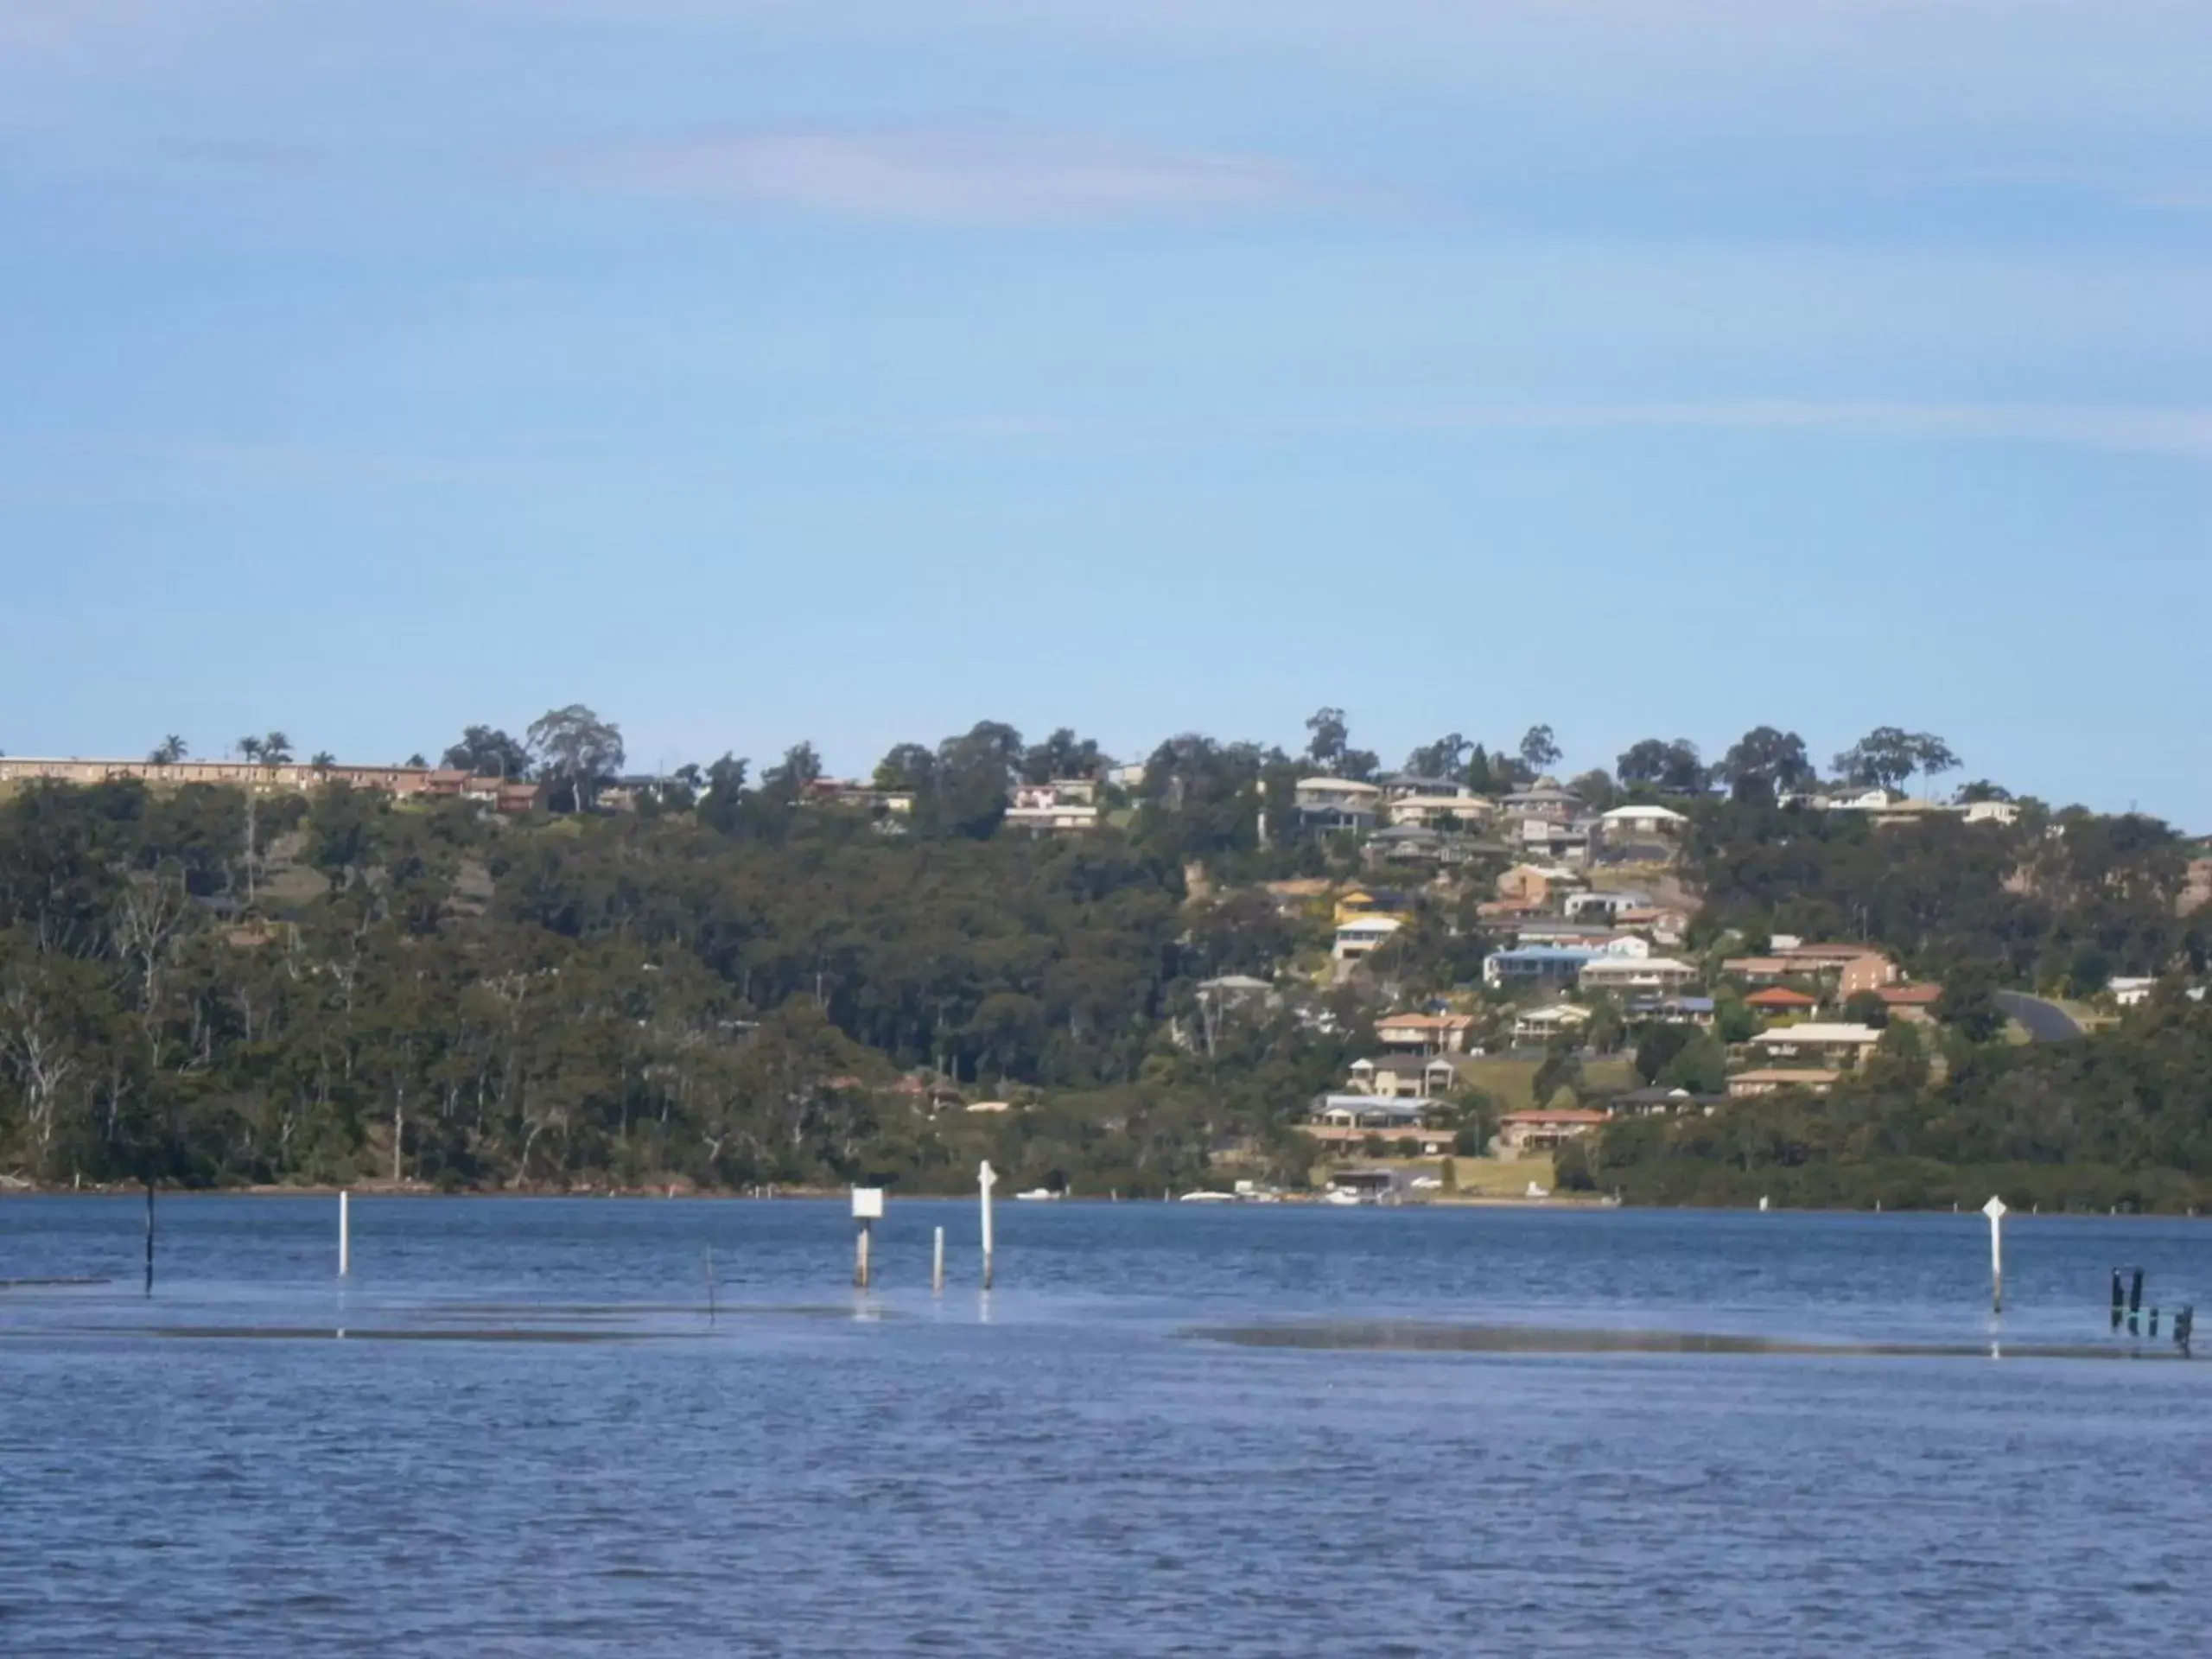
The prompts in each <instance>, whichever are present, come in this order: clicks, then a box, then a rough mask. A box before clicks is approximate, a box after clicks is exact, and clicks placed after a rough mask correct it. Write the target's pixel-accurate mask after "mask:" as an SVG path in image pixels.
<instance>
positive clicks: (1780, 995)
mask: <svg viewBox="0 0 2212 1659" xmlns="http://www.w3.org/2000/svg"><path fill="white" fill-rule="evenodd" d="M1744 1002H1745V1006H1746V1007H1754V1008H1817V1007H1820V1006H1821V999H1820V998H1819V997H1817V996H1808V995H1805V993H1804V992H1802V991H1793V990H1791V989H1790V988H1789V987H1788V986H1787V985H1770V986H1768V987H1767V988H1766V989H1764V990H1763V991H1753V992H1752V993H1751V995H1749V996H1747V997H1745V999H1744Z"/></svg>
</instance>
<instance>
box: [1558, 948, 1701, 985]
mask: <svg viewBox="0 0 2212 1659" xmlns="http://www.w3.org/2000/svg"><path fill="white" fill-rule="evenodd" d="M1638 943H1641V941H1638ZM1696 978H1697V969H1695V968H1694V967H1693V966H1692V965H1691V964H1690V963H1687V962H1681V961H1678V960H1677V959H1675V957H1650V956H1615V955H1611V954H1607V955H1605V956H1600V957H1593V958H1592V960H1590V961H1589V962H1586V963H1584V964H1583V967H1582V974H1581V977H1580V979H1579V980H1578V981H1577V984H1578V985H1579V987H1580V988H1581V989H1582V990H1584V991H1586V992H1595V991H1609V992H1614V993H1618V992H1623V991H1657V992H1662V993H1664V992H1669V991H1679V990H1681V988H1683V987H1684V986H1685V985H1688V984H1691V983H1693V982H1695V980H1696Z"/></svg>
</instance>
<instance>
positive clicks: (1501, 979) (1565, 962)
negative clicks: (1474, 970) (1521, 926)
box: [1483, 944, 1604, 990]
mask: <svg viewBox="0 0 2212 1659" xmlns="http://www.w3.org/2000/svg"><path fill="white" fill-rule="evenodd" d="M1603 954H1604V953H1603V952H1601V951H1597V950H1574V949H1571V948H1569V947H1567V946H1564V945H1554V944H1522V945H1516V946H1515V947H1514V948H1513V949H1512V950H1493V951H1491V953H1490V955H1489V956H1487V957H1484V958H1483V983H1484V984H1485V985H1502V986H1504V987H1505V988H1507V989H1509V990H1510V989H1513V988H1517V987H1521V986H1547V987H1558V986H1566V985H1573V984H1574V983H1575V982H1577V981H1578V980H1580V978H1581V977H1582V969H1583V966H1584V964H1585V963H1591V962H1594V961H1596V960H1597V959H1598V957H1599V956H1601V955H1603Z"/></svg>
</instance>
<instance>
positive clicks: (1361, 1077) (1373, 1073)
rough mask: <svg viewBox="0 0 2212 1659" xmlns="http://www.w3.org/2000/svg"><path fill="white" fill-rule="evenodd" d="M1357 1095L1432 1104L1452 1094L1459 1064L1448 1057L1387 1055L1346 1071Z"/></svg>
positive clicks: (1361, 1062)
mask: <svg viewBox="0 0 2212 1659" xmlns="http://www.w3.org/2000/svg"><path fill="white" fill-rule="evenodd" d="M1347 1070H1348V1071H1349V1072H1350V1074H1351V1087H1352V1090H1353V1091H1354V1092H1355V1093H1357V1094H1363V1095H1377V1096H1381V1097H1382V1098H1383V1099H1384V1100H1408V1099H1410V1100H1429V1099H1432V1098H1434V1097H1435V1096H1440V1095H1448V1094H1450V1093H1451V1092H1452V1085H1453V1084H1456V1083H1457V1082H1458V1081H1459V1062H1458V1061H1456V1060H1454V1059H1452V1058H1451V1057H1450V1056H1448V1055H1444V1054H1431V1055H1428V1056H1427V1057H1423V1056H1421V1055H1418V1054H1384V1055H1382V1056H1380V1057H1378V1058H1372V1059H1358V1060H1354V1061H1353V1062H1352V1063H1351V1066H1350V1067H1348V1068H1347Z"/></svg>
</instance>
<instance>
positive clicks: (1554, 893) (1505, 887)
mask: <svg viewBox="0 0 2212 1659" xmlns="http://www.w3.org/2000/svg"><path fill="white" fill-rule="evenodd" d="M1580 880H1581V878H1580V876H1578V875H1576V874H1575V873H1574V872H1573V870H1568V869H1562V868H1559V867H1557V866H1555V865H1543V864H1532V863H1521V864H1516V865H1514V866H1513V867H1512V868H1510V869H1509V870H1507V871H1506V872H1505V873H1504V874H1502V875H1500V876H1499V877H1498V878H1497V896H1498V897H1499V898H1500V899H1504V900H1506V901H1507V902H1508V903H1511V904H1524V905H1531V906H1537V907H1539V908H1541V906H1545V905H1548V904H1550V903H1551V902H1552V901H1553V899H1554V898H1556V897H1558V896H1559V895H1560V892H1561V890H1562V889H1563V888H1566V887H1573V886H1574V885H1576V884H1578V883H1579V882H1580Z"/></svg>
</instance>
